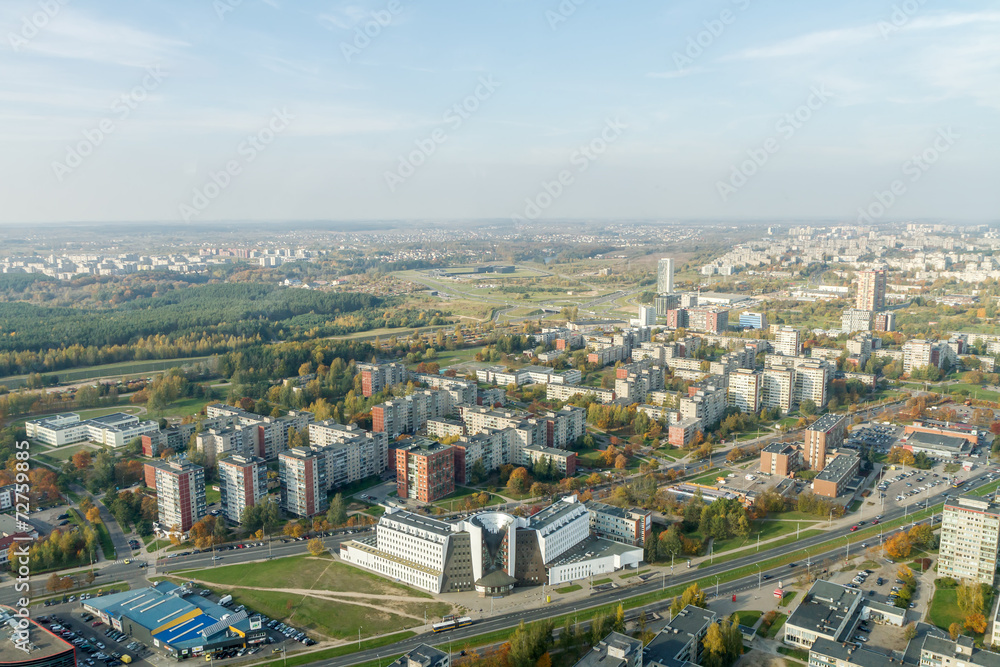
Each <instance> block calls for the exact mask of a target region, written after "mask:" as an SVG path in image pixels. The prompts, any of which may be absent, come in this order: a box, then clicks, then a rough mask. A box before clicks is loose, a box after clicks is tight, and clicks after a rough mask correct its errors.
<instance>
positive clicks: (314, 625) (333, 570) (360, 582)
mask: <svg viewBox="0 0 1000 667" xmlns="http://www.w3.org/2000/svg"><path fill="white" fill-rule="evenodd" d="M177 576H178V577H179V578H180V579H183V580H186V579H193V580H196V581H199V582H205V584H206V585H207V586H208V587H210V588H211V587H213V586H217V587H220V590H225V591H226V592H227V593H231V594H232V595H233V597H234V598H235V599H236V600H237V601H238V602H240V603H241V604H245V605H247V606H248V607H250V608H251V609H253V610H255V611H258V612H261V613H263V614H266V615H267V616H271V617H273V618H279V619H284V620H286V621H288V622H289V623H292V624H294V625H297V626H302V627H305V628H308V629H309V630H311V631H313V632H316V633H319V634H321V635H324V636H327V637H332V638H339V639H348V638H350V637H357V633H358V628H361V634H362V636H365V635H368V636H371V635H376V634H383V633H386V632H394V631H396V630H402V629H405V628H408V627H413V626H418V625H422V624H423V619H424V614H425V612H426V614H427V618H428V619H436V618H439V617H441V616H444V615H445V614H448V613H450V612H451V610H452V606H451V605H450V604H447V603H444V602H437V601H435V600H433V599H432V597H431V596H430V595H429V594H427V593H423V592H422V591H416V590H413V589H410V588H407V587H405V586H402V585H400V584H397V583H394V582H391V581H388V580H386V579H382V578H380V577H377V576H375V575H374V574H371V573H369V572H365V571H363V570H358V569H355V568H353V567H351V566H349V565H345V564H343V563H339V562H337V561H334V560H333V559H331V558H329V557H313V556H292V557H289V558H277V559H275V560H272V561H265V562H262V563H249V564H240V565H229V566H222V567H216V568H212V569H207V570H194V571H185V572H183V573H177ZM338 593H341V594H343V595H342V596H340V597H334V598H330V597H325V596H328V595H333V596H336V595H337V594H338ZM353 594H357V595H353Z"/></svg>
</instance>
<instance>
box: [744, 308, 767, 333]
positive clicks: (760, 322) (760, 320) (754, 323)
mask: <svg viewBox="0 0 1000 667" xmlns="http://www.w3.org/2000/svg"><path fill="white" fill-rule="evenodd" d="M740 326H741V327H746V328H749V329H766V328H767V315H765V314H764V313H762V312H761V313H752V312H750V311H746V312H743V313H740Z"/></svg>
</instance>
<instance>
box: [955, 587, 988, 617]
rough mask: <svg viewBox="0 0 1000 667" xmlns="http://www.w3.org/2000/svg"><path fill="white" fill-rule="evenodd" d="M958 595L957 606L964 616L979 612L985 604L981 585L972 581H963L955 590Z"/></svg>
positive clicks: (981, 611)
mask: <svg viewBox="0 0 1000 667" xmlns="http://www.w3.org/2000/svg"><path fill="white" fill-rule="evenodd" d="M956 593H957V595H958V608H959V609H961V610H962V611H963V612H964V613H965V616H966V618H968V617H969V616H971V615H973V614H981V613H983V611H984V608H985V606H986V600H985V597H984V595H983V589H982V586H980V585H979V584H978V583H977V582H974V581H963V582H962V583H961V584H959V586H958V590H957V591H956Z"/></svg>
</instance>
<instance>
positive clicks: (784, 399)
mask: <svg viewBox="0 0 1000 667" xmlns="http://www.w3.org/2000/svg"><path fill="white" fill-rule="evenodd" d="M761 380H762V386H761V393H760V403H761V407H764V408H768V409H771V408H778V409H779V410H781V411H782V412H783V413H789V412H791V411H792V409H793V407H794V405H795V370H794V369H792V368H765V369H764V374H763V375H762V376H761Z"/></svg>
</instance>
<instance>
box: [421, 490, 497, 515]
mask: <svg viewBox="0 0 1000 667" xmlns="http://www.w3.org/2000/svg"><path fill="white" fill-rule="evenodd" d="M474 493H479V491H478V490H477V489H471V488H469V487H467V486H456V487H455V491H454V493H451V494H449V495H447V496H445V497H444V498H442V499H441V500H439V501H437V502H435V503H434V505H436V506H437V507H440V508H441V509H445V510H449V511H451V510H461V509H462V508H464V507H465V499H466V498H468V497H469V496H471V495H472V494H474ZM503 502H504V499H503V498H501V497H500V496H498V495H496V494H490V499H489V501H488V502H487V503H486V505H487V506H490V505H500V504H501V503H503Z"/></svg>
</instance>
